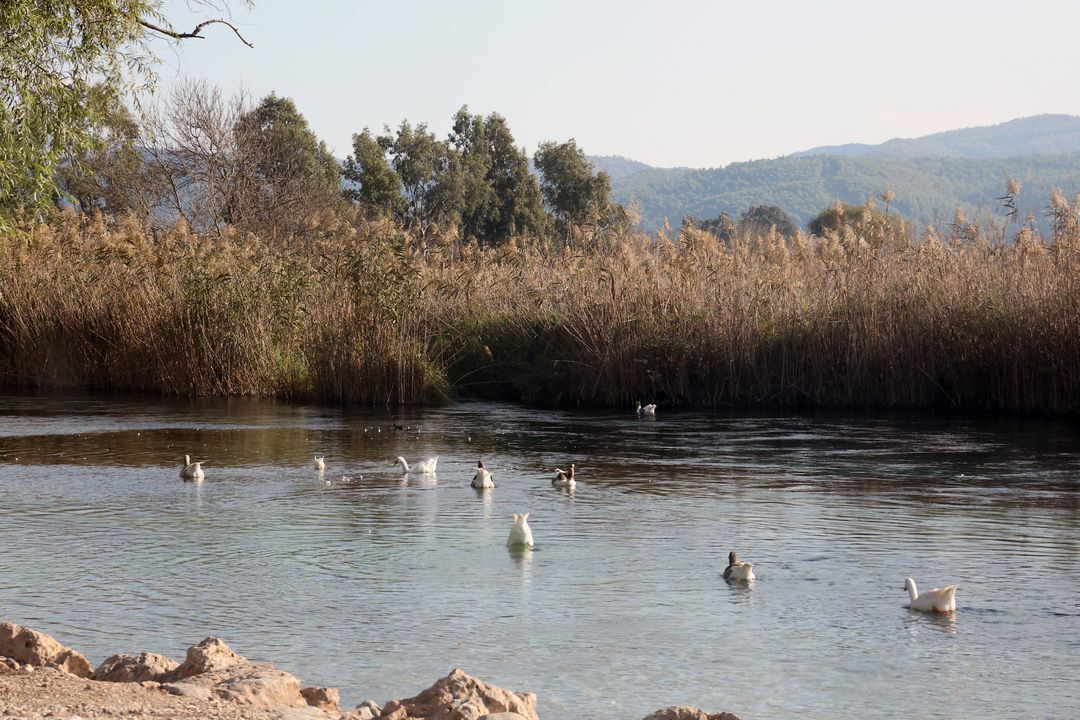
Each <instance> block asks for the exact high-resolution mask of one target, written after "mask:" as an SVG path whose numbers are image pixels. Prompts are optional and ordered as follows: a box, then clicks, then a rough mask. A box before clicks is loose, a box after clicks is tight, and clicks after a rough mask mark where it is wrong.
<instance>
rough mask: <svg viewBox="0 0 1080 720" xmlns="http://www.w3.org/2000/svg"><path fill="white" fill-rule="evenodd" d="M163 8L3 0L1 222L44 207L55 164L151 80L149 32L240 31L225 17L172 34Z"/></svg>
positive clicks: (78, 150) (120, 0)
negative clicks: (220, 26)
mask: <svg viewBox="0 0 1080 720" xmlns="http://www.w3.org/2000/svg"><path fill="white" fill-rule="evenodd" d="M196 4H199V3H196ZM205 4H206V5H208V6H210V7H213V4H212V3H210V2H206V3H205ZM162 6H163V0H79V1H78V2H76V1H75V0H67V1H64V0H5V1H4V2H2V3H0V222H2V218H3V217H4V216H6V215H10V213H12V212H13V211H15V210H17V209H18V208H25V209H27V210H30V211H39V210H42V209H45V208H47V207H48V206H50V205H51V204H52V202H53V201H54V199H55V197H56V195H57V193H58V192H59V188H58V185H57V171H58V169H59V168H60V167H61V165H63V164H64V163H65V162H69V163H70V162H77V159H78V158H80V157H82V156H83V155H84V154H85V153H86V152H87V151H89V150H90V149H92V146H93V145H94V142H95V139H96V137H95V128H96V127H97V126H98V125H99V124H100V123H102V122H104V121H105V120H106V118H107V116H108V114H109V108H110V107H112V106H113V104H114V103H115V102H116V101H117V100H118V99H122V98H124V97H127V96H129V95H130V94H131V93H133V92H134V91H136V90H137V89H138V88H141V87H145V86H148V85H150V84H152V82H153V80H154V73H153V71H152V69H151V60H152V58H150V57H149V53H148V50H147V47H146V44H145V40H146V38H147V37H148V36H149V35H151V34H157V35H166V36H169V37H173V38H175V39H177V40H180V39H185V38H191V37H202V35H201V34H200V33H201V32H202V30H203V29H204V28H206V27H207V26H209V25H212V24H216V23H221V24H224V25H227V26H229V27H232V29H233V31H234V32H237V31H236V28H235V27H233V26H232V25H231V24H230V23H228V22H226V21H224V20H206V21H204V22H202V23H200V24H199V25H198V26H197V27H196V28H194V29H193V30H192V31H191V32H178V31H176V30H174V29H173V28H172V27H171V26H170V25H169V24H168V22H167V21H165V20H158V18H160V17H161V9H162ZM237 35H239V32H237ZM241 39H243V38H241ZM245 42H246V41H245Z"/></svg>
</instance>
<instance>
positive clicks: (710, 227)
mask: <svg viewBox="0 0 1080 720" xmlns="http://www.w3.org/2000/svg"><path fill="white" fill-rule="evenodd" d="M696 224H697V226H698V227H699V228H700V229H702V230H704V231H705V232H709V233H712V234H713V236H714V237H715V238H716V239H717V240H723V241H724V242H730V241H731V240H734V239H735V234H736V233H737V232H738V226H737V225H735V221H734V220H732V219H731V216H730V215H728V214H727V213H726V212H722V213H720V215H719V216H718V217H715V218H712V219H710V220H702V221H701V222H699V223H696Z"/></svg>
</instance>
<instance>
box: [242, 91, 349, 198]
mask: <svg viewBox="0 0 1080 720" xmlns="http://www.w3.org/2000/svg"><path fill="white" fill-rule="evenodd" d="M236 132H237V133H238V135H239V136H240V142H239V143H238V145H239V146H240V147H241V148H243V149H244V150H246V151H247V152H249V153H251V155H252V158H253V159H254V161H255V168H256V171H257V172H258V176H259V177H260V178H262V179H263V180H265V181H267V182H268V183H269V184H270V186H271V187H273V185H274V184H275V183H279V182H282V181H286V180H289V181H301V182H304V183H305V184H307V185H308V186H309V187H308V189H309V190H311V191H312V192H319V193H327V192H332V193H336V192H337V191H338V189H339V188H340V185H341V168H340V166H339V165H338V163H337V160H335V159H334V156H333V155H331V154H330V151H329V150H327V149H326V143H324V142H323V141H322V140H319V139H318V138H317V137H316V136H315V133H313V132H312V131H311V128H310V127H308V123H307V120H306V119H304V116H303V115H301V114H300V111H299V110H297V108H296V103H294V102H293V101H292V100H291V99H290V98H285V97H278V96H277V95H276V94H274V93H271V94H270V95H267V96H266V97H265V98H263V99H262V102H260V103H259V105H258V106H257V107H256V108H255V109H254V110H251V111H250V112H248V113H245V114H244V115H243V116H242V117H241V118H240V122H239V123H238V124H237V128H236Z"/></svg>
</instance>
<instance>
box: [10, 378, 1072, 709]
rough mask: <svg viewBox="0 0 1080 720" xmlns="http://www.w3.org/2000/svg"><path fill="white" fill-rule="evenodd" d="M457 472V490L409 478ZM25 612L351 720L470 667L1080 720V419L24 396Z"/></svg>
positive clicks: (448, 477) (668, 695)
mask: <svg viewBox="0 0 1080 720" xmlns="http://www.w3.org/2000/svg"><path fill="white" fill-rule="evenodd" d="M395 423H397V424H403V425H408V426H417V425H419V426H421V427H420V429H419V430H395V429H394V424H395ZM185 453H190V454H191V455H192V456H193V457H195V458H198V459H204V460H205V461H206V465H205V470H206V480H205V481H204V482H203V483H202V484H200V485H196V484H192V483H185V482H182V481H181V480H180V479H179V478H178V472H179V468H180V465H179V463H180V461H181V459H182V457H183V455H184V454H185ZM315 453H318V454H320V455H323V454H325V455H326V458H327V460H326V461H327V466H328V467H327V470H326V472H325V474H324V475H322V476H320V475H318V474H317V473H316V471H315V470H314V468H313V466H312V462H311V458H312V455H314V454H315ZM433 454H438V455H440V456H441V459H440V460H439V472H438V476H437V480H433V479H429V478H425V477H422V476H416V475H412V476H409V477H407V478H403V477H402V476H401V474H400V471H399V470H397V469H395V468H391V467H390V462H392V459H393V458H394V457H395V456H397V455H404V456H405V457H406V458H408V459H410V460H413V459H420V458H423V457H426V456H428V455H433ZM481 457H482V458H484V460H485V461H486V464H487V466H488V468H489V469H490V470H492V471H493V474H494V477H495V482H496V485H497V486H496V488H495V489H494V490H493V491H491V492H489V493H479V492H477V491H474V490H472V489H471V488H469V486H468V481H469V478H470V477H471V474H472V470H471V468H472V467H473V466H475V464H476V461H477V459H478V458H481ZM570 462H575V463H576V464H577V468H578V479H579V482H578V486H577V489H576V492H574V493H572V494H571V493H569V492H566V491H562V490H558V489H555V488H552V487H551V486H550V484H549V483H550V477H551V469H552V468H553V467H555V466H556V465H557V464H558V465H566V464H568V463H570ZM342 475H351V476H354V479H353V480H352V481H351V482H349V481H342V479H341V478H342ZM360 475H363V479H362V480H361V479H359V478H358V477H357V476H360ZM327 481H329V482H327ZM526 511H528V512H530V513H531V516H530V524H531V525H532V528H533V533H534V535H535V538H536V549H535V551H533V552H531V553H525V554H520V553H518V554H513V553H510V552H509V551H508V550H507V549H506V547H505V546H504V542H505V539H506V536H507V533H508V532H509V530H510V527H511V525H512V524H513V520H512V517H511V515H512V513H514V512H526ZM732 549H734V550H737V551H738V552H739V554H740V556H742V557H744V558H745V559H746V560H750V561H752V562H754V564H755V569H756V571H757V573H758V576H759V579H758V581H757V582H756V583H755V584H754V585H753V586H752V587H745V586H737V585H730V586H729V585H728V584H727V583H725V582H724V581H723V580H722V579H721V577H720V575H721V572H722V571H723V568H724V565H725V564H726V556H727V553H728V551H729V550H732ZM907 575H912V576H914V577H915V579H916V580H917V581H918V582H919V584H920V587H922V588H930V587H935V586H938V585H941V584H945V583H950V582H956V583H959V584H960V590H959V592H958V593H957V599H958V604H959V610H958V612H957V613H956V617H955V619H954V620H942V619H939V618H934V617H928V616H924V615H920V614H916V613H912V612H910V611H908V610H907V609H906V608H905V605H906V602H907V596H906V595H905V594H904V592H903V590H902V588H903V583H904V577H905V576H907ZM0 619H10V620H14V621H16V622H19V623H22V624H26V625H30V626H32V627H34V628H38V629H41V630H43V631H46V632H49V633H52V634H54V635H55V636H57V637H58V639H60V640H61V642H64V643H65V644H68V645H71V646H73V647H75V648H77V649H79V650H81V651H83V652H84V653H85V654H86V655H88V656H89V658H90V661H91V663H92V664H96V663H98V662H100V661H101V660H103V659H104V658H105V656H106V655H108V654H111V653H114V652H138V651H143V650H149V651H153V652H159V653H163V654H166V655H169V656H172V657H174V658H178V659H182V658H183V653H184V650H185V648H186V647H187V646H189V645H191V644H193V643H195V642H197V641H198V640H200V639H202V638H203V637H204V636H206V635H210V634H214V635H219V636H221V637H222V638H224V639H225V640H226V641H227V642H228V643H229V644H230V645H231V646H232V647H233V649H235V650H236V651H238V652H240V653H241V654H243V655H246V656H248V657H249V658H251V659H255V660H264V661H269V662H273V663H275V664H276V665H278V666H279V667H281V668H283V669H286V670H290V671H292V672H294V673H296V674H297V675H299V676H300V677H301V679H302V681H303V682H304V683H305V684H318V685H330V686H334V687H339V688H341V689H342V698H343V701H344V702H347V703H348V704H349V706H351V705H353V704H355V703H357V702H359V701H360V700H362V699H364V698H367V697H370V698H373V699H375V700H377V701H379V702H384V701H386V700H388V699H390V698H394V697H403V696H409V695H413V694H415V693H417V692H418V691H420V690H421V689H423V688H425V687H427V686H428V685H429V684H430V683H431V682H433V681H434V680H435V679H437V678H439V677H441V676H443V675H445V674H446V673H447V672H448V671H449V670H450V669H451V667H461V668H462V669H464V670H466V671H467V672H469V673H472V674H474V675H477V676H479V677H481V678H483V679H485V680H488V681H490V682H493V683H495V684H497V685H500V686H503V687H508V688H514V689H522V690H531V691H534V692H536V693H538V695H539V705H540V714H541V716H542V717H544V718H545V720H569V719H571V718H589V719H595V720H639V719H640V718H641V717H643V716H644V715H645V714H647V713H648V712H650V711H651V710H654V709H656V708H659V707H662V706H665V705H669V704H677V703H685V704H691V705H697V706H700V707H703V708H705V709H707V710H710V711H712V712H718V711H720V710H728V711H732V712H735V713H738V714H739V715H742V716H744V717H745V718H747V719H748V720H786V719H788V718H791V719H793V720H794V719H795V718H799V719H800V720H801V719H805V718H822V719H825V718H828V719H830V720H832V719H833V718H837V717H840V718H864V717H865V718H869V717H873V718H905V720H906V719H907V718H910V717H922V718H980V719H983V718H1021V717H1024V718H1034V717H1037V718H1062V719H1065V718H1069V719H1072V718H1076V717H1080V681H1078V680H1077V678H1078V677H1080V428H1078V426H1077V424H1075V423H1070V422H1065V421H1062V422H1036V421H1030V420H1011V421H998V422H987V421H971V420H942V419H935V418H912V417H887V416H858V417H855V416H836V415H829V416H816V417H808V416H796V417H790V416H778V415H753V416H750V415H739V416H713V415H704V414H691V413H675V412H665V411H664V409H663V408H661V410H660V415H659V416H658V417H657V418H656V419H655V420H651V419H650V420H639V419H638V418H636V417H635V416H634V414H633V413H632V412H629V413H623V414H580V413H563V412H536V411H533V410H527V409H522V408H519V407H516V406H510V405H500V404H485V403H462V404H456V405H452V406H449V407H443V408H435V409H428V410H416V411H409V412H406V413H397V412H392V413H382V412H375V413H373V412H359V411H342V410H340V409H337V408H319V407H312V406H298V405H286V404H277V403H272V402H258V401H221V400H217V401H199V402H186V401H185V402H176V403H174V402H169V401H160V400H141V399H134V400H133V399H112V398H107V399H102V398H85V397H76V398H71V397H62V398H57V397H28V396H14V397H11V396H9V397H2V398H0ZM343 704H344V703H343Z"/></svg>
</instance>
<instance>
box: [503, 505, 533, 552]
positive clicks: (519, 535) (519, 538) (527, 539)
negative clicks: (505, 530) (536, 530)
mask: <svg viewBox="0 0 1080 720" xmlns="http://www.w3.org/2000/svg"><path fill="white" fill-rule="evenodd" d="M532 546H533V536H532V528H530V527H529V513H524V514H521V515H519V514H518V513H514V527H512V528H510V537H508V538H506V547H510V548H512V547H527V548H531V547H532Z"/></svg>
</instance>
